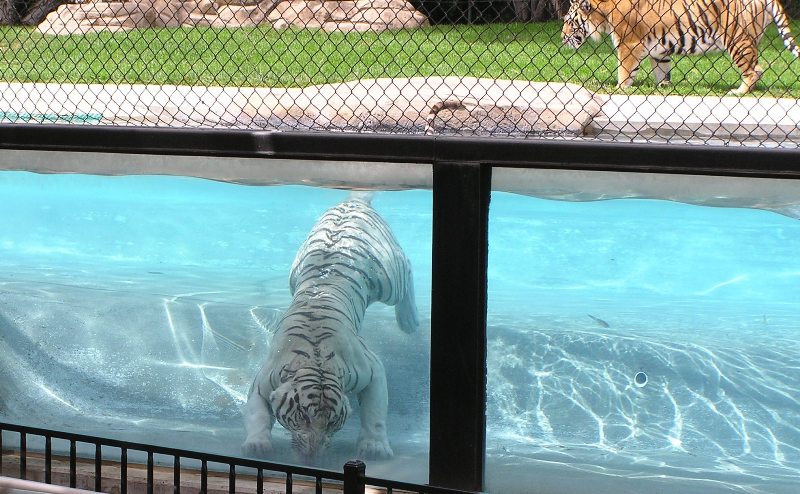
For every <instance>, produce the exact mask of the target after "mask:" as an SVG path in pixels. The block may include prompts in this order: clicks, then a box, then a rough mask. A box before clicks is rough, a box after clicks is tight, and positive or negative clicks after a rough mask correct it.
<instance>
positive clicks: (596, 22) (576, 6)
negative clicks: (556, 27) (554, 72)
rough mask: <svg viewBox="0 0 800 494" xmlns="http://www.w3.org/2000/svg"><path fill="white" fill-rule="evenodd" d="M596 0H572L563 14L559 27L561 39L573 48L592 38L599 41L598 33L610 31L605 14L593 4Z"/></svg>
mask: <svg viewBox="0 0 800 494" xmlns="http://www.w3.org/2000/svg"><path fill="white" fill-rule="evenodd" d="M595 3H597V0H572V1H571V2H570V4H569V10H568V11H567V14H566V15H565V16H564V26H563V27H562V28H561V41H562V42H563V43H564V44H565V45H567V46H569V47H571V48H574V49H576V50H577V49H578V48H580V46H581V45H582V44H583V43H584V42H585V41H586V39H587V38H590V37H591V38H593V39H594V40H595V41H599V39H600V35H601V34H602V33H604V32H610V25H609V23H608V20H607V19H606V16H605V15H604V14H603V13H602V12H601V11H600V9H598V8H596V6H595V5H594V4H595Z"/></svg>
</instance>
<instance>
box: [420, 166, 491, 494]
mask: <svg viewBox="0 0 800 494" xmlns="http://www.w3.org/2000/svg"><path fill="white" fill-rule="evenodd" d="M491 172H492V170H491V167H490V166H489V165H485V164H481V163H475V162H435V163H434V165H433V256H432V264H433V272H432V289H431V292H432V293H431V390H430V404H431V412H430V413H431V419H430V424H431V431H430V441H431V443H430V460H429V466H430V470H429V480H430V484H431V485H436V486H441V487H449V488H453V489H462V490H469V491H480V490H482V489H483V469H484V454H485V449H486V447H485V444H486V438H485V431H486V420H485V415H486V296H487V294H486V269H487V262H488V260H487V256H488V224H489V223H488V222H489V198H490V191H491V176H492V174H491Z"/></svg>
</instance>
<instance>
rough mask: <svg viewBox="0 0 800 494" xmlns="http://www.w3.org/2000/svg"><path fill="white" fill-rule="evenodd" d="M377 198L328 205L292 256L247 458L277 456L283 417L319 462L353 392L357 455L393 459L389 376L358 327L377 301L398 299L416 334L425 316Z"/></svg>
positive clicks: (305, 453)
mask: <svg viewBox="0 0 800 494" xmlns="http://www.w3.org/2000/svg"><path fill="white" fill-rule="evenodd" d="M370 201H371V195H365V194H358V193H354V194H352V195H351V196H350V198H349V199H348V200H346V201H344V202H343V203H341V204H339V205H338V206H335V207H333V208H330V209H329V210H328V211H327V212H325V214H324V215H323V216H322V217H321V218H320V219H319V220H318V221H317V223H316V224H315V225H314V227H313V228H312V229H311V233H310V234H309V235H308V238H307V239H306V241H305V242H304V243H303V245H302V246H301V247H300V250H299V251H298V253H297V256H296V257H295V260H294V264H293V265H292V270H291V275H290V278H289V285H290V289H291V292H292V294H293V299H292V303H291V305H290V306H289V308H288V310H287V311H286V313H285V314H284V316H283V318H282V319H281V321H280V323H279V325H278V329H277V330H276V333H275V336H274V337H273V340H272V344H271V347H270V351H269V355H268V356H267V359H266V361H265V363H264V365H263V367H262V368H261V370H260V371H259V372H258V374H257V375H256V378H255V380H254V382H253V384H252V386H251V387H250V391H249V393H248V399H247V405H246V407H245V429H246V432H247V438H246V440H245V442H244V444H243V445H242V451H243V453H244V454H246V455H250V456H263V455H266V454H268V453H270V452H271V450H272V436H271V434H272V432H271V431H272V426H273V424H274V422H275V420H276V419H277V420H278V422H279V423H280V424H281V425H282V426H283V427H285V428H286V429H288V430H289V431H290V432H291V435H292V446H293V448H294V450H295V451H296V452H297V453H298V454H299V455H300V456H301V457H302V458H303V459H305V460H308V459H311V458H313V456H314V455H315V454H316V453H317V452H319V451H320V450H322V449H323V448H325V447H326V446H327V445H328V444H329V442H330V439H331V437H332V436H333V434H334V433H335V432H337V431H338V430H339V429H340V428H341V427H342V425H343V424H344V422H345V420H347V416H348V415H349V413H350V403H349V400H348V398H347V393H350V392H354V393H357V394H358V401H359V403H360V407H361V432H360V434H359V438H358V454H359V456H361V457H364V458H388V457H391V456H392V455H393V452H392V448H391V446H390V445H389V440H388V438H387V435H386V413H387V408H388V393H387V389H386V374H385V371H384V367H383V364H382V363H381V360H380V359H379V358H378V356H377V355H375V354H374V353H373V352H372V351H371V350H370V349H369V348H367V346H366V344H365V343H364V341H363V339H362V338H361V337H360V336H359V330H360V329H361V322H362V320H363V319H364V313H365V311H366V309H367V307H368V306H369V305H370V304H371V303H373V302H383V303H385V304H387V305H394V306H395V314H396V319H397V322H398V324H399V326H400V329H402V330H403V331H404V332H406V333H412V332H414V331H416V329H417V327H418V325H419V317H418V314H417V306H416V302H415V299H414V283H413V279H412V274H411V264H410V263H409V261H408V259H407V258H406V256H405V253H404V252H403V250H402V249H401V248H400V245H399V244H398V243H397V240H396V239H395V237H394V235H393V233H392V231H391V230H390V228H389V225H388V224H386V222H385V221H384V220H383V218H381V216H380V215H379V214H378V213H377V211H375V210H374V209H373V208H372V206H371V205H370Z"/></svg>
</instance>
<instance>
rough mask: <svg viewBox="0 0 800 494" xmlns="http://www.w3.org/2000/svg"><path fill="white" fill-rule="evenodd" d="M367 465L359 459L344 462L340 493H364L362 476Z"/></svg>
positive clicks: (365, 471)
mask: <svg viewBox="0 0 800 494" xmlns="http://www.w3.org/2000/svg"><path fill="white" fill-rule="evenodd" d="M366 473H367V465H366V464H365V463H364V462H363V461H361V460H350V461H348V462H347V463H345V464H344V486H342V494H364V487H365V486H364V476H365V475H366Z"/></svg>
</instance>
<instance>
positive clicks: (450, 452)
mask: <svg viewBox="0 0 800 494" xmlns="http://www.w3.org/2000/svg"><path fill="white" fill-rule="evenodd" d="M0 149H16V150H51V151H63V152H104V153H134V154H159V155H182V156H221V157H250V158H267V159H266V160H264V161H262V163H263V165H261V164H259V165H257V166H265V167H268V166H269V160H270V159H306V160H328V161H367V162H369V161H376V162H377V161H380V162H398V163H429V164H432V165H433V176H434V184H433V194H434V212H433V214H434V224H433V229H434V232H433V239H434V244H433V268H432V269H433V272H432V291H433V293H432V295H433V296H432V335H431V430H430V438H431V441H430V444H431V446H430V453H431V454H430V471H429V475H430V482H431V484H434V485H440V486H446V487H448V488H456V489H465V490H481V489H482V488H483V486H484V475H483V474H484V472H483V468H484V464H483V462H484V456H485V427H484V421H485V407H486V389H485V388H486V383H485V375H486V348H485V345H486V259H487V251H488V238H487V218H488V208H489V189H490V183H491V182H490V179H491V169H492V168H493V167H520V168H541V169H565V170H603V171H614V172H630V173H673V174H685V175H717V176H745V177H760V178H781V179H800V149H765V148H747V147H712V146H686V145H672V144H634V143H627V144H626V143H607V142H597V141H568V142H567V141H556V140H521V139H520V140H515V139H502V138H492V139H487V138H455V137H433V136H402V135H387V134H346V133H321V132H320V133H302V132H287V133H281V132H268V131H246V130H213V131H210V130H198V129H174V128H172V129H164V128H135V127H90V126H71V125H25V124H5V125H0ZM334 166H335V165H334ZM0 426H2V425H1V424H0ZM38 433H40V434H46V431H41V430H39V432H38ZM59 437H60V436H59ZM71 437H77V436H71ZM85 439H86V440H87V441H88V442H94V441H95V440H96V439H95V438H85ZM79 440H81V441H82V440H83V439H79ZM113 444H127V446H126V447H132V446H131V445H130V443H122V442H114V443H113ZM145 447H147V446H146V445H136V449H141V448H145ZM154 451H156V452H158V451H162V450H158V451H157V449H154ZM168 451H172V452H175V453H181V454H184V455H187V453H186V452H178V451H177V450H168ZM167 454H171V453H167ZM192 455H194V456H192ZM187 456H190V457H195V458H196V457H207V458H212V456H211V455H203V454H202V453H191V455H187ZM214 458H217V459H220V460H222V463H226V462H233V461H234V460H236V461H240V460H237V459H233V458H226V457H214ZM211 461H218V460H211ZM241 462H242V463H237V464H241V465H245V466H254V467H255V468H259V465H260V466H261V468H270V469H274V470H276V471H287V470H286V469H287V468H289V467H287V466H285V465H277V464H271V463H258V462H252V461H245V460H241ZM267 465H268V466H267ZM351 467H352V468H355V467H353V466H351ZM292 471H299V472H305V473H303V474H310V475H312V476H315V475H321V474H320V473H319V472H320V471H316V470H313V469H300V470H292ZM324 475H325V476H326V478H334V479H336V480H342V479H343V478H347V476H348V475H350V476H353V475H361V476H363V475H362V474H359V473H354V472H353V471H349V473H348V472H347V471H346V472H345V476H344V477H342V476H341V474H339V473H332V472H325V473H324ZM328 475H331V476H332V477H327V476H328ZM365 479H366V481H367V482H368V483H369V484H371V485H376V486H382V487H394V488H398V489H404V488H409V489H410V490H419V491H421V492H446V491H445V490H435V491H434V490H430V489H433V488H431V487H427V486H414V485H411V484H403V483H396V482H392V483H389V482H388V481H384V480H380V479H372V478H365ZM353 492H358V491H353Z"/></svg>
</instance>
